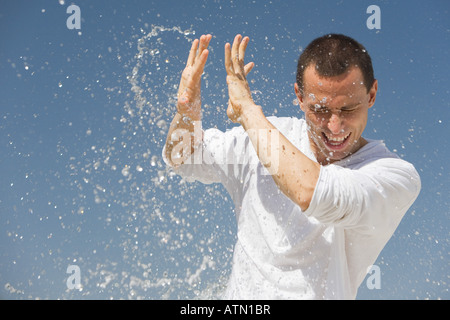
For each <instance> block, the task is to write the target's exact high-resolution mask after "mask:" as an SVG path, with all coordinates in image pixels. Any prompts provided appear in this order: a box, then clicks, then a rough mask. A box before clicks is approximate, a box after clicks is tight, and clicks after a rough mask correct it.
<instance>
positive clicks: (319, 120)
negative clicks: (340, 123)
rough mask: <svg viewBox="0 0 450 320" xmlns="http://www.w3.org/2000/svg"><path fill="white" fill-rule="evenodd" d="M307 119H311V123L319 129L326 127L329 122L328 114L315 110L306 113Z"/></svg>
mask: <svg viewBox="0 0 450 320" xmlns="http://www.w3.org/2000/svg"><path fill="white" fill-rule="evenodd" d="M306 118H307V120H308V119H309V122H310V124H311V125H312V126H313V127H314V128H317V129H321V128H323V127H326V125H327V123H328V116H327V115H326V114H316V113H313V112H309V113H308V114H307V115H306Z"/></svg>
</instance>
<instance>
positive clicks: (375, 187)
mask: <svg viewBox="0 0 450 320" xmlns="http://www.w3.org/2000/svg"><path fill="white" fill-rule="evenodd" d="M210 40H211V36H210V35H204V36H202V37H201V38H200V40H195V41H194V42H193V44H192V47H191V50H190V54H189V58H188V61H187V65H186V68H185V70H184V71H183V74H182V77H181V82H180V86H179V92H178V105H177V110H178V111H177V113H176V115H175V117H174V119H173V121H172V124H171V126H170V129H169V133H168V138H167V142H166V145H165V148H164V150H163V156H164V159H165V161H166V163H168V164H170V165H172V166H173V167H174V169H175V170H176V171H177V172H178V173H179V174H180V175H182V176H183V177H185V179H187V180H198V181H201V182H204V183H222V184H223V185H224V186H225V188H226V189H227V191H228V192H229V193H230V195H231V198H232V200H233V201H234V203H235V206H236V215H237V221H238V232H237V233H238V234H237V236H238V240H237V243H236V246H235V249H234V257H233V268H232V272H231V276H230V280H229V284H228V287H227V289H226V292H225V295H224V298H225V299H354V298H355V297H356V294H357V289H358V287H359V285H360V284H361V282H362V281H363V280H364V277H365V275H366V273H367V271H368V268H370V266H371V265H372V264H373V263H374V262H375V260H376V258H377V256H378V255H379V253H380V252H381V250H382V249H383V247H384V246H385V244H386V243H387V241H388V240H389V238H390V237H391V236H392V234H393V233H394V231H395V229H396V228H397V226H398V224H399V223H400V220H401V219H402V217H403V215H404V214H405V212H406V211H407V210H408V208H409V207H410V206H411V205H412V203H413V202H414V201H415V199H416V198H417V196H418V194H419V191H420V177H419V175H418V173H417V172H416V170H415V169H414V167H413V166H412V165H411V164H409V163H408V162H406V161H404V160H402V159H399V158H398V157H397V156H396V155H395V154H393V153H391V152H390V151H389V150H388V149H387V148H386V147H385V146H384V144H383V143H382V142H380V141H374V140H369V139H365V138H363V137H362V133H363V131H364V128H365V126H366V123H367V116H368V110H369V108H371V107H372V106H373V105H374V103H375V97H376V93H377V88H378V83H377V80H375V79H374V76H373V69H372V63H371V59H370V56H369V54H368V53H367V51H366V50H365V49H364V47H363V46H362V45H361V44H359V43H358V42H356V41H355V40H353V39H351V38H349V37H346V36H343V35H335V34H332V35H326V36H323V37H321V38H318V39H316V40H314V41H313V42H312V43H311V44H310V45H309V46H308V47H307V48H306V49H305V50H304V52H303V53H302V54H301V56H300V59H299V61H298V70H297V81H296V83H295V85H294V89H295V93H296V96H297V98H298V101H299V104H300V107H301V110H302V111H303V112H304V114H305V119H296V118H276V117H270V118H266V117H265V115H264V113H263V108H262V107H261V106H258V105H256V104H255V103H254V101H253V99H252V97H251V91H250V88H249V85H248V82H247V80H246V76H247V74H248V73H249V72H250V70H251V69H252V68H253V66H254V64H253V63H249V64H247V65H245V64H244V56H245V51H246V48H247V44H248V42H249V39H248V37H245V38H242V36H241V35H237V36H236V37H235V39H234V42H233V45H232V46H231V45H230V44H228V43H227V44H226V45H225V68H226V72H227V79H226V81H227V84H228V93H229V103H228V110H227V115H228V117H229V118H230V119H231V120H232V121H234V122H238V123H239V124H240V126H238V127H234V128H233V129H231V130H229V131H227V132H225V133H224V132H221V131H219V130H217V129H208V130H203V129H202V128H201V98H200V79H201V74H202V73H203V68H204V65H205V63H206V60H207V57H208V50H207V47H208V45H209V42H210Z"/></svg>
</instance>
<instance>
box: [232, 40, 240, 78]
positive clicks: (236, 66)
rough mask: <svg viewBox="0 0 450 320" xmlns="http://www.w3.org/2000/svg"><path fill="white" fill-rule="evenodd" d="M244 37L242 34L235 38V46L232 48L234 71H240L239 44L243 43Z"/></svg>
mask: <svg viewBox="0 0 450 320" xmlns="http://www.w3.org/2000/svg"><path fill="white" fill-rule="evenodd" d="M241 39H242V36H241V35H240V34H238V35H236V37H234V41H233V46H232V47H231V60H232V61H233V67H234V70H235V71H236V72H237V71H238V70H239V63H238V60H239V44H240V43H241Z"/></svg>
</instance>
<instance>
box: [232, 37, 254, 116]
mask: <svg viewBox="0 0 450 320" xmlns="http://www.w3.org/2000/svg"><path fill="white" fill-rule="evenodd" d="M249 40H250V39H249V38H248V37H245V38H242V36H241V35H240V34H238V35H237V36H236V37H235V38H234V41H233V46H232V47H231V46H230V44H229V43H227V44H226V45H225V69H226V71H227V85H228V95H229V101H228V109H227V115H228V118H230V120H231V121H233V122H240V120H241V115H242V113H243V111H244V110H245V109H248V108H251V107H252V106H254V105H255V103H254V102H253V99H252V94H251V92H250V87H249V85H248V82H247V78H246V76H247V74H248V73H249V72H250V71H251V70H252V69H253V67H254V63H253V62H250V63H248V64H247V65H245V64H244V57H245V50H246V49H247V44H248V42H249Z"/></svg>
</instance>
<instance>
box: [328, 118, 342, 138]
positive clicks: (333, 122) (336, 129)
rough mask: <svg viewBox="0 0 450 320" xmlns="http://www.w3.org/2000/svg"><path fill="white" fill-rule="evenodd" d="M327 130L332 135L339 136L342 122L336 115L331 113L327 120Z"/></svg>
mask: <svg viewBox="0 0 450 320" xmlns="http://www.w3.org/2000/svg"><path fill="white" fill-rule="evenodd" d="M328 129H329V130H330V131H331V133H333V134H339V133H341V132H342V120H341V118H340V117H339V115H338V114H336V113H333V114H332V115H331V117H330V119H329V120H328Z"/></svg>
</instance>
